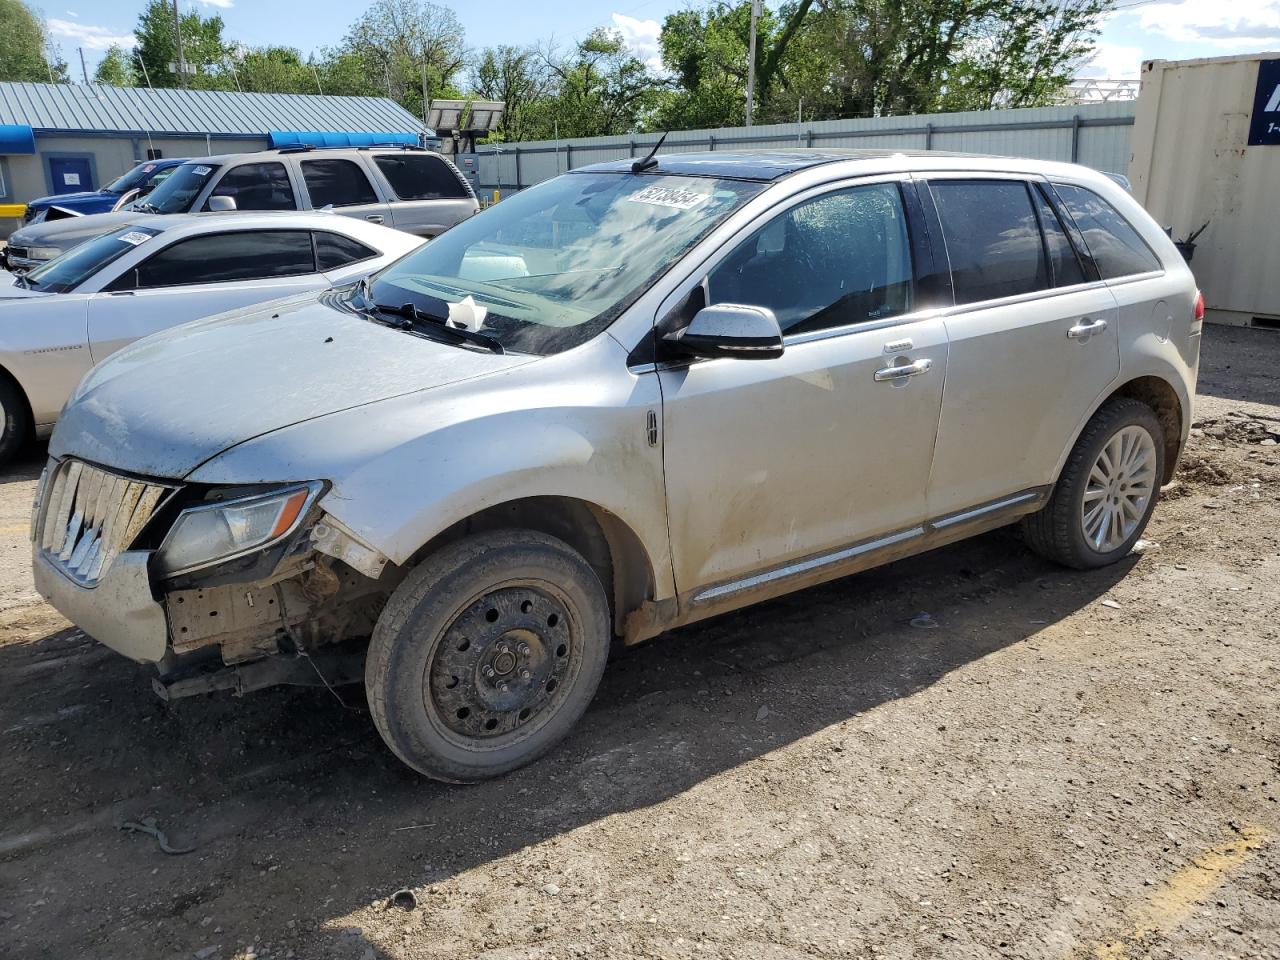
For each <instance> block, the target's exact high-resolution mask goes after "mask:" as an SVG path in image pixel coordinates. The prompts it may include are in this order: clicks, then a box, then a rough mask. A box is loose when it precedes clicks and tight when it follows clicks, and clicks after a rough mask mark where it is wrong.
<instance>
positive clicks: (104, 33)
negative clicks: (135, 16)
mask: <svg viewBox="0 0 1280 960" xmlns="http://www.w3.org/2000/svg"><path fill="white" fill-rule="evenodd" d="M49 32H50V33H52V34H53V35H54V36H55V37H62V38H64V39H66V40H70V41H71V42H72V43H74V44H75V45H76V46H77V47H87V48H88V49H90V50H105V49H107V47H109V46H111V45H112V44H113V43H118V44H119V45H120V46H122V47H125V48H126V49H132V47H133V45H134V43H135V42H136V40H135V38H134V36H133V34H132V33H113V32H112V31H111V28H110V27H99V26H95V25H94V24H91V23H76V22H75V21H74V20H59V19H57V18H50V20H49Z"/></svg>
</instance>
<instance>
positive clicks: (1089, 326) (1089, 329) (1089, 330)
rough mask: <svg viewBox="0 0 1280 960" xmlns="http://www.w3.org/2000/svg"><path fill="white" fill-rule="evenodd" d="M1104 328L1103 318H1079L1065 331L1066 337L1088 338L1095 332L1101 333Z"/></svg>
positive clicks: (1070, 338)
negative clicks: (1077, 321)
mask: <svg viewBox="0 0 1280 960" xmlns="http://www.w3.org/2000/svg"><path fill="white" fill-rule="evenodd" d="M1106 329H1107V321H1105V320H1081V321H1080V322H1079V323H1077V324H1076V325H1075V326H1074V327H1072V328H1071V329H1070V330H1068V331H1067V339H1068V340H1088V339H1089V338H1090V337H1092V336H1093V335H1094V334H1095V333H1102V331H1103V330H1106Z"/></svg>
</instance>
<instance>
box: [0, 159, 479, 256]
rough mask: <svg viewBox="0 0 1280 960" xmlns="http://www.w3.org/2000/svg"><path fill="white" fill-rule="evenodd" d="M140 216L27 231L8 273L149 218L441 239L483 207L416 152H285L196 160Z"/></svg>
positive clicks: (455, 175) (18, 238)
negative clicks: (269, 220)
mask: <svg viewBox="0 0 1280 960" xmlns="http://www.w3.org/2000/svg"><path fill="white" fill-rule="evenodd" d="M131 206H132V208H133V209H131V210H119V211H117V212H115V213H100V214H95V215H93V216H87V217H74V218H71V219H69V220H58V221H54V222H52V223H38V224H32V225H29V226H25V227H22V228H21V229H19V230H18V231H16V232H15V233H14V234H13V235H12V236H10V237H9V246H8V249H7V251H5V254H4V256H5V258H6V262H5V264H3V265H4V266H6V267H7V269H9V270H11V271H13V272H15V273H20V272H22V271H24V270H30V269H32V268H33V267H36V266H38V265H39V264H41V263H44V262H45V261H46V260H52V259H53V258H54V257H57V256H60V255H61V254H63V253H65V252H66V251H67V250H69V249H71V248H72V247H74V246H76V245H77V244H80V243H83V242H84V241H86V240H91V239H93V238H94V237H98V236H101V235H102V234H104V233H107V232H109V231H111V230H116V229H119V228H120V227H123V226H125V225H126V224H127V223H130V222H132V221H133V220H135V219H136V216H137V211H141V212H143V213H156V214H166V213H188V212H192V213H194V212H199V211H208V210H212V211H216V212H222V213H226V212H229V211H232V210H321V209H324V208H326V207H331V208H332V209H333V211H334V212H335V213H340V214H343V215H344V216H348V217H359V218H361V219H364V220H368V221H370V222H371V223H380V224H383V225H384V226H388V227H394V228H395V229H397V230H403V231H405V232H406V233H412V234H414V235H416V236H419V237H427V238H430V237H434V236H438V235H439V234H441V233H444V231H446V230H448V229H449V228H450V227H452V226H453V225H454V224H455V223H457V222H459V221H460V220H464V219H466V218H467V217H469V216H471V215H472V214H473V213H475V212H476V211H477V210H478V209H479V203H478V202H477V200H476V197H475V192H474V191H473V190H472V189H471V185H470V184H469V183H467V179H466V177H464V176H463V175H462V173H461V172H459V170H458V168H457V167H455V166H454V165H453V164H452V163H450V162H449V161H448V160H447V159H445V158H444V157H442V156H441V155H440V154H438V153H432V152H429V151H426V150H419V149H415V148H411V147H358V148H355V147H348V148H341V149H323V150H319V149H312V148H310V147H286V148H284V149H281V150H264V151H261V152H258V153H236V154H227V155H224V156H218V157H202V158H200V159H198V160H188V161H186V162H185V163H183V164H182V165H181V166H180V167H178V168H177V170H175V171H174V172H173V173H172V174H171V175H170V176H169V177H168V178H167V179H166V180H165V181H164V182H163V183H161V184H160V185H159V186H158V187H156V189H155V190H154V191H152V192H151V194H150V195H148V196H146V197H144V198H141V199H140V200H138V201H137V202H135V203H134V204H132V205H131Z"/></svg>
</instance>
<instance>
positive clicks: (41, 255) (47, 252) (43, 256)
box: [27, 247, 66, 260]
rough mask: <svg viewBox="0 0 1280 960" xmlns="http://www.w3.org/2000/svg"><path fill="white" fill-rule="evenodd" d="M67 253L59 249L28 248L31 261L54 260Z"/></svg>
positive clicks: (28, 256)
mask: <svg viewBox="0 0 1280 960" xmlns="http://www.w3.org/2000/svg"><path fill="white" fill-rule="evenodd" d="M64 253H66V251H65V250H60V249H59V248H58V247H27V258H28V259H29V260H54V259H56V258H57V257H60V256H62V255H63V254H64Z"/></svg>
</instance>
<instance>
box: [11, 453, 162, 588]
mask: <svg viewBox="0 0 1280 960" xmlns="http://www.w3.org/2000/svg"><path fill="white" fill-rule="evenodd" d="M49 469H50V472H51V478H50V480H49V482H48V484H47V485H46V488H45V492H44V502H43V503H42V504H41V505H40V512H39V528H38V530H37V532H36V539H37V541H38V542H39V544H40V549H41V550H42V551H43V552H44V553H45V554H46V555H47V556H48V557H49V558H50V559H51V560H52V561H53V562H54V563H55V564H57V566H58V567H59V568H60V569H61V570H62V571H63V572H64V573H66V574H67V575H68V576H70V577H71V578H72V579H74V580H76V581H77V582H79V583H81V584H84V585H85V586H92V585H93V584H95V583H97V582H98V580H99V579H101V578H102V577H103V576H104V575H105V574H106V573H107V571H108V570H109V569H110V568H111V561H112V560H114V559H115V558H116V556H117V555H118V554H119V553H121V552H122V551H124V550H127V549H129V547H130V546H131V545H132V544H133V541H134V540H136V539H137V537H138V534H139V533H141V532H142V528H143V527H144V526H146V524H147V521H149V520H150V519H151V518H152V517H153V516H154V515H155V512H156V510H157V509H158V508H159V507H160V504H161V503H162V502H163V501H164V500H165V499H166V497H167V496H168V495H169V494H171V493H172V492H173V491H174V490H175V489H176V488H175V487H173V486H170V485H169V484H164V483H156V482H154V481H150V480H138V479H134V478H133V477H126V476H122V475H120V474H117V473H112V472H110V471H108V470H103V469H102V468H100V467H95V466H93V465H92V464H89V463H84V462H83V461H80V460H71V459H68V460H64V461H63V462H62V463H60V464H54V463H53V462H50V466H49Z"/></svg>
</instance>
